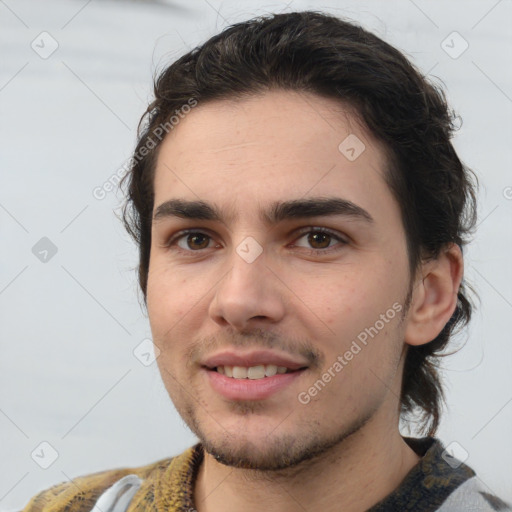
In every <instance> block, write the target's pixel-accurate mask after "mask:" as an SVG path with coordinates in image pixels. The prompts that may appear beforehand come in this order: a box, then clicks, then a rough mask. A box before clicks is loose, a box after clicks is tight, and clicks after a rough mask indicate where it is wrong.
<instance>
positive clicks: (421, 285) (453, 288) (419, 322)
mask: <svg viewBox="0 0 512 512" xmlns="http://www.w3.org/2000/svg"><path fill="white" fill-rule="evenodd" d="M463 273H464V260H463V258H462V251H461V250H460V247H459V246H458V245H457V244H450V245H449V246H448V247H447V248H445V249H444V250H443V251H442V252H441V253H440V254H439V256H438V257H437V258H436V259H435V260H430V261H428V262H426V263H424V264H423V265H422V267H421V269H420V271H419V274H418V275H419V279H418V280H417V281H416V283H415V284H414V287H413V292H412V297H411V305H410V307H409V311H408V313H407V327H406V329H405V342H406V343H407V344H409V345H423V344H425V343H428V342H429V341H432V340H433V339H435V338H436V336H437V335H438V334H439V333H440V332H441V331H442V329H443V327H444V326H445V325H446V324H447V323H448V321H449V320H450V318H451V316H452V314H453V312H454V311H455V308H456V306H457V293H458V291H459V287H460V283H461V281H462V276H463Z"/></svg>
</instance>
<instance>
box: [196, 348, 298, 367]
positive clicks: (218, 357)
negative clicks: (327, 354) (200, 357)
mask: <svg viewBox="0 0 512 512" xmlns="http://www.w3.org/2000/svg"><path fill="white" fill-rule="evenodd" d="M268 364H273V365H276V366H284V367H286V368H288V369H290V370H298V369H299V368H304V367H306V366H307V363H305V362H303V361H298V360H294V359H291V358H290V357H289V356H286V355H283V354H279V353H277V352H274V351H271V350H257V351H252V352H245V353H242V352H234V351H232V350H224V351H222V352H217V353H216V354H213V355H212V356H210V357H208V358H207V359H205V360H204V361H203V366H206V367H207V368H209V369H213V368H216V367H217V366H247V367H250V366H258V365H268Z"/></svg>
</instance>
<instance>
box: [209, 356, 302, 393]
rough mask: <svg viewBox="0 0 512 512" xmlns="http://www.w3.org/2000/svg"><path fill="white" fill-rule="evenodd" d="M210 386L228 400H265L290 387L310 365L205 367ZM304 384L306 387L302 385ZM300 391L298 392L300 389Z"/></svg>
mask: <svg viewBox="0 0 512 512" xmlns="http://www.w3.org/2000/svg"><path fill="white" fill-rule="evenodd" d="M202 369H203V372H204V373H203V374H204V375H205V378H206V381H207V385H208V386H209V387H210V389H212V391H214V392H215V393H216V394H217V395H219V396H221V397H223V398H224V399H227V400H229V401H243V400H252V401H254V400H265V399H268V398H270V397H272V396H273V395H278V393H279V392H280V391H283V390H285V389H286V388H288V387H290V386H291V385H292V384H293V382H295V381H296V380H298V379H300V378H301V376H302V374H303V373H304V372H305V371H306V370H307V367H300V368H297V369H291V368H287V367H286V366H277V365H273V364H268V365H257V366H228V365H222V366H220V365H219V366H215V367H212V368H209V367H207V366H203V367H202ZM302 387H304V386H302ZM297 392H298V391H297Z"/></svg>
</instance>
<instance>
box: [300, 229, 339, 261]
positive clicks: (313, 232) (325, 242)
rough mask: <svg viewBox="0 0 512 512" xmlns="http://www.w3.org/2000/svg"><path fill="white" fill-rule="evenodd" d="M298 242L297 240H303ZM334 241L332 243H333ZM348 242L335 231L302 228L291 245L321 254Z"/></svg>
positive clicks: (334, 249) (337, 248)
mask: <svg viewBox="0 0 512 512" xmlns="http://www.w3.org/2000/svg"><path fill="white" fill-rule="evenodd" d="M303 239H304V241H302V242H300V243H299V241H301V240H303ZM333 242H334V243H333ZM347 244H348V242H347V241H346V240H344V239H343V238H342V237H341V236H340V235H338V234H337V233H331V232H330V231H327V230H326V229H325V228H309V229H307V230H303V231H302V234H301V236H300V237H299V238H297V239H296V241H295V242H294V244H293V246H294V247H299V248H302V249H303V250H306V251H307V250H308V249H309V252H311V253H314V254H318V255H322V254H328V253H330V252H334V251H338V250H340V249H342V248H343V247H344V246H345V245H347Z"/></svg>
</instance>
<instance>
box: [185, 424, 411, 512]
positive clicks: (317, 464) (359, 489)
mask: <svg viewBox="0 0 512 512" xmlns="http://www.w3.org/2000/svg"><path fill="white" fill-rule="evenodd" d="M372 419H373V420H377V419H378V418H375V417H374V418H372ZM378 423H379V421H370V422H368V423H367V424H366V425H365V426H364V427H363V428H361V429H360V430H358V431H357V432H355V433H354V434H352V435H350V436H348V437H346V438H345V439H344V440H343V441H342V442H341V443H339V444H338V445H337V446H334V447H333V448H332V449H330V450H328V452H326V453H323V454H322V455H320V456H318V457H317V458H315V459H313V460H309V461H304V462H303V463H301V464H300V465H298V466H295V467H291V468H287V469H286V470H283V471H258V470H248V469H240V468H233V467H228V466H225V465H223V464H220V463H219V462H218V461H216V460H215V459H214V458H213V457H212V456H211V455H210V454H208V453H206V452H205V454H204V460H203V462H202V464H201V467H200V469H199V472H198V477H197V481H196V484H195V489H194V502H195V505H196V509H197V512H221V511H222V512H238V511H240V510H244V511H246V512H253V511H258V512H259V511H260V510H261V509H262V508H264V509H266V510H268V511H269V512H285V511H286V512H287V511H296V510H298V509H303V510H322V511H324V512H329V511H335V510H336V511H338V510H343V511H344V512H352V511H354V512H355V511H360V510H366V509H368V508H370V507H371V506H373V505H374V504H376V503H377V502H378V501H380V500H381V499H383V498H384V497H386V496H387V495H388V494H389V493H391V492H392V491H394V490H395V489H396V488H397V487H398V486H399V485H400V483H401V482H402V480H403V479H404V477H405V476H406V475H407V473H408V472H409V471H410V470H411V469H412V468H413V467H414V466H415V465H416V464H417V463H418V461H419V460H420V457H419V456H418V455H417V454H416V453H415V452H414V451H413V450H412V449H411V448H410V447H409V446H408V445H407V443H406V442H405V441H404V440H403V439H402V437H401V436H400V433H399V430H398V425H397V424H394V423H393V424H392V428H389V429H388V430H386V431H382V429H380V430H378V429H377V424H378Z"/></svg>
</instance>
